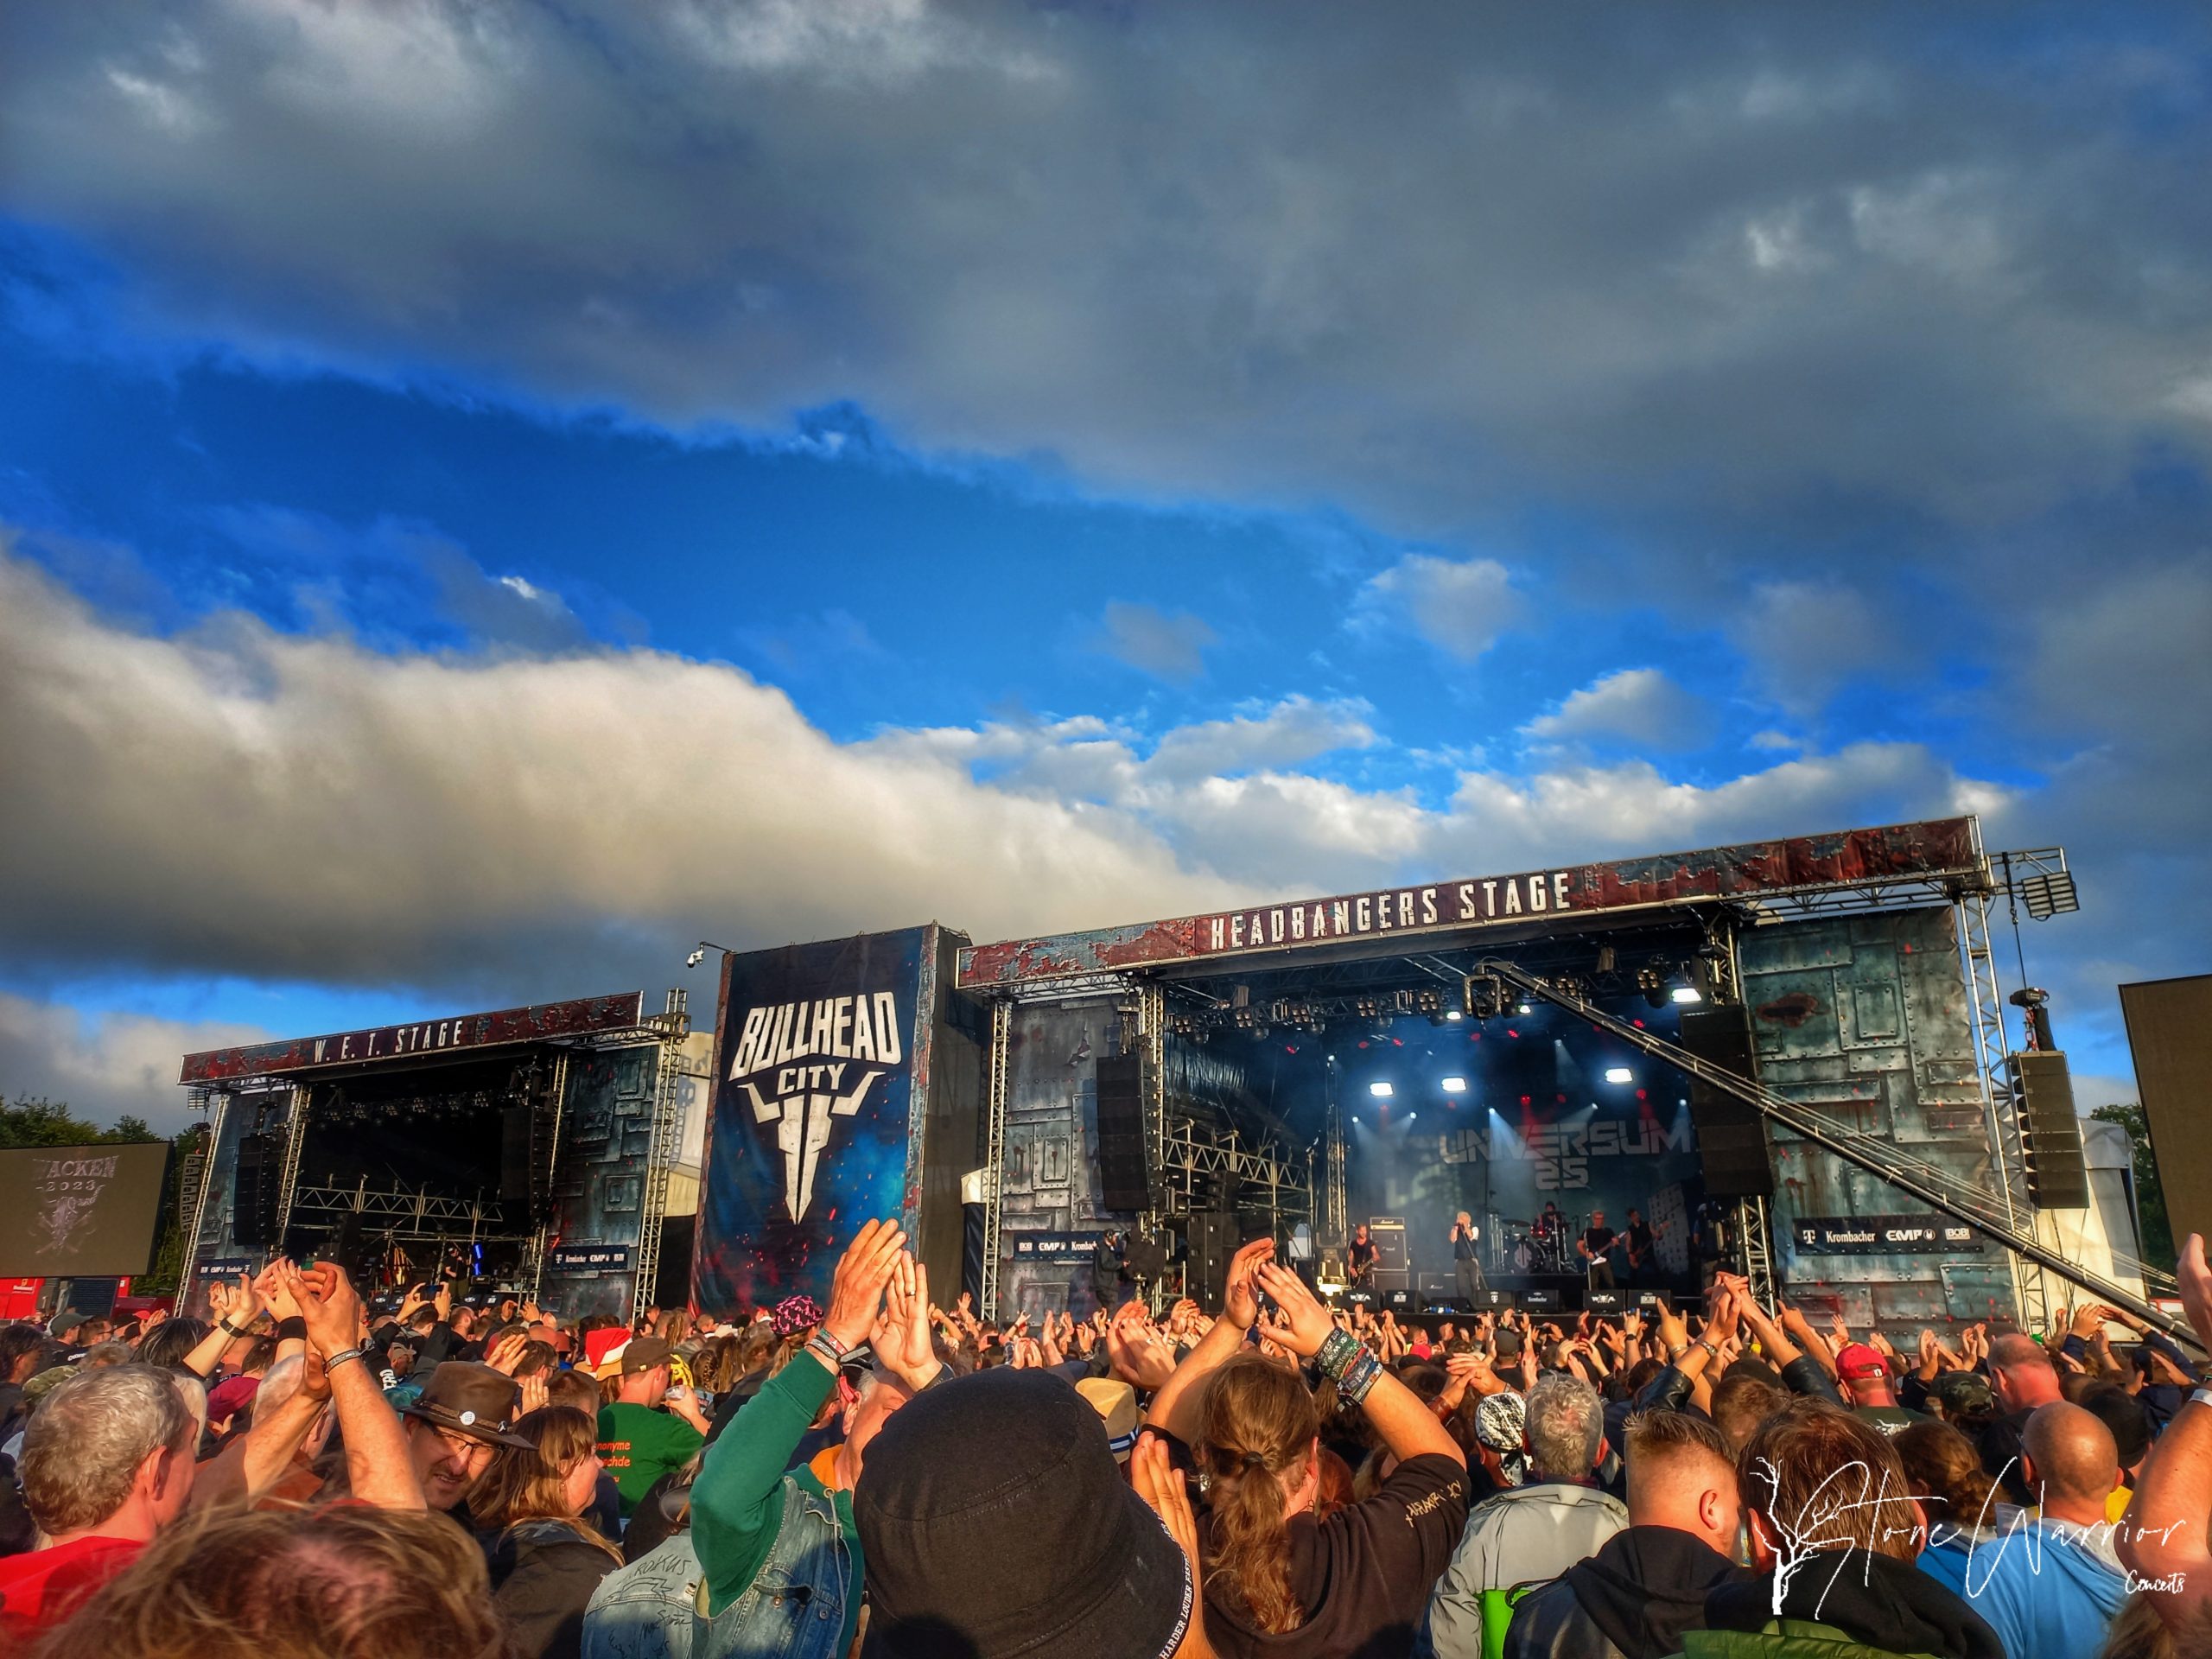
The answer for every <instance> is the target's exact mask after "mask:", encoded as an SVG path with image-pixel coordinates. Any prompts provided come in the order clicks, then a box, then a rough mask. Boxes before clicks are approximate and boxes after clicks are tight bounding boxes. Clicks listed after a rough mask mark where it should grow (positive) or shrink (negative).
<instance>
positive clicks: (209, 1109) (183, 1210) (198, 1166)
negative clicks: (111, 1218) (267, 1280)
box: [176, 1084, 231, 1306]
mask: <svg viewBox="0 0 2212 1659" xmlns="http://www.w3.org/2000/svg"><path fill="white" fill-rule="evenodd" d="M192 1106H193V1109H194V1111H197V1112H200V1113H201V1114H203V1115H205V1116H206V1117H207V1134H205V1135H202V1136H201V1137H200V1145H199V1147H197V1148H196V1149H194V1151H193V1152H192V1153H190V1154H188V1156H187V1157H186V1159H185V1162H184V1182H183V1190H182V1191H181V1192H180V1193H179V1194H178V1198H179V1204H178V1212H179V1213H180V1214H181V1215H187V1216H189V1217H192V1221H191V1224H190V1226H189V1227H188V1229H187V1230H186V1232H185V1235H184V1261H183V1262H182V1263H181V1265H180V1266H179V1268H177V1278H176V1283H177V1294H178V1295H179V1297H180V1298H181V1297H183V1296H186V1295H188V1294H190V1292H191V1289H192V1275H193V1274H194V1272H195V1271H197V1270H198V1268H199V1266H200V1229H201V1228H202V1227H203V1226H205V1225H206V1224H207V1189H208V1187H209V1186H210V1185H212V1183H211V1182H210V1181H209V1180H208V1179H207V1172H208V1171H209V1170H210V1169H212V1168H213V1167H214V1163H215V1148H216V1147H217V1145H218V1144H219V1142H220V1141H221V1140H222V1135H223V1122H224V1120H225V1119H226V1118H227V1117H228V1116H230V1110H231V1097H230V1096H229V1095H227V1094H226V1093H224V1092H223V1091H222V1090H219V1089H212V1088H209V1087H208V1086H207V1085H206V1084H200V1085H199V1086H197V1087H195V1088H194V1090H193V1091H192ZM179 1305H180V1306H181V1302H180V1304H179Z"/></svg>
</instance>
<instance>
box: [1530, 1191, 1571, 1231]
mask: <svg viewBox="0 0 2212 1659" xmlns="http://www.w3.org/2000/svg"><path fill="white" fill-rule="evenodd" d="M1566 1232H1567V1217H1565V1216H1562V1215H1561V1214H1560V1212H1559V1204H1558V1202H1557V1201H1556V1200H1554V1201H1553V1202H1551V1203H1549V1204H1547V1205H1545V1206H1544V1213H1543V1214H1541V1216H1538V1217H1536V1236H1537V1237H1538V1238H1559V1237H1561V1236H1564V1235H1565V1234H1566Z"/></svg>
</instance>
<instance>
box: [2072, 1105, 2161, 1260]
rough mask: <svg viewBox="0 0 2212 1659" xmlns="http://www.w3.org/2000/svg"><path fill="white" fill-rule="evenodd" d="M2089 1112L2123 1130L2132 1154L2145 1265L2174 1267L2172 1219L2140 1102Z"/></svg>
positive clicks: (2146, 1119) (2137, 1213) (2149, 1122)
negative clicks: (2168, 1214)
mask: <svg viewBox="0 0 2212 1659" xmlns="http://www.w3.org/2000/svg"><path fill="white" fill-rule="evenodd" d="M2089 1116H2091V1117H2093V1118H2094V1119H2096V1120H2097V1122H2100V1123H2117V1124H2119V1125H2120V1128H2123V1129H2126V1131H2127V1139H2128V1141H2129V1144H2130V1145H2131V1146H2132V1147H2133V1149H2134V1154H2135V1213H2136V1217H2137V1219H2138V1220H2139V1223H2140V1224H2141V1226H2142V1229H2143V1260H2144V1262H2145V1265H2147V1266H2150V1267H2153V1268H2160V1269H2162V1270H2163V1271H2164V1272H2167V1273H2171V1272H2172V1271H2173V1270H2174V1262H2175V1260H2176V1255H2175V1251H2174V1229H2173V1223H2172V1222H2171V1220H2169V1219H2168V1218H2167V1216H2166V1194H2165V1190H2164V1188H2163V1187H2161V1186H2160V1185H2158V1160H2157V1159H2156V1158H2154V1157H2152V1155H2151V1121H2150V1119H2149V1117H2148V1116H2145V1113H2144V1110H2143V1109H2142V1107H2141V1106H2139V1105H2136V1104H2133V1103H2130V1104H2128V1105H2125V1106H2120V1105H2113V1106H2100V1107H2098V1108H2097V1109H2096V1110H2095V1111H2094V1112H2091V1113H2090V1114H2089Z"/></svg>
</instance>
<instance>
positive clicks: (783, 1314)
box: [776, 1296, 822, 1337]
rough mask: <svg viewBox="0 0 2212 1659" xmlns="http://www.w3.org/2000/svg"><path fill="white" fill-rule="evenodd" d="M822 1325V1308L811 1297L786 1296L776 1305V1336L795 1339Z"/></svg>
mask: <svg viewBox="0 0 2212 1659" xmlns="http://www.w3.org/2000/svg"><path fill="white" fill-rule="evenodd" d="M821 1323H822V1308H821V1305H820V1304H819V1303H817V1301H816V1300H814V1298H813V1297H811V1296H786V1297H785V1298H784V1300H782V1301H780V1302H778V1303H777V1304H776V1334H777V1335H778V1336H779V1337H796V1336H798V1334H799V1333H800V1332H805V1331H811V1330H813V1329H814V1327H815V1326H816V1325H819V1324H821Z"/></svg>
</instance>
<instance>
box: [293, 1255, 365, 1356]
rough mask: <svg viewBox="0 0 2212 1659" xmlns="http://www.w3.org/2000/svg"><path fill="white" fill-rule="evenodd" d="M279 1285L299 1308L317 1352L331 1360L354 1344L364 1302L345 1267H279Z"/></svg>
mask: <svg viewBox="0 0 2212 1659" xmlns="http://www.w3.org/2000/svg"><path fill="white" fill-rule="evenodd" d="M277 1282H278V1283H279V1284H280V1285H282V1286H283V1287H284V1289H285V1291H286V1293H287V1294H289V1295H290V1297H291V1299H292V1300H294V1301H295V1302H296V1303H297V1304H298V1305H299V1309H300V1318H301V1319H302V1321H304V1322H305V1324H306V1325H307V1327H308V1342H309V1343H310V1344H313V1346H314V1348H315V1352H316V1353H318V1354H320V1355H321V1357H323V1358H324V1359H328V1358H329V1357H331V1356H332V1355H333V1354H335V1353H339V1352H341V1351H344V1350H345V1349H347V1348H350V1347H352V1346H353V1343H354V1341H355V1338H356V1337H357V1335H358V1333H359V1331H360V1328H361V1299H360V1297H359V1295H357V1294H355V1293H354V1290H353V1281H352V1280H350V1279H348V1278H346V1270H345V1269H344V1268H341V1267H340V1266H339V1265H338V1264H337V1263H336V1262H310V1263H309V1264H308V1266H307V1267H305V1268H295V1267H293V1266H292V1264H291V1263H290V1262H284V1263H283V1264H282V1266H281V1267H280V1268H279V1270H278V1276H277Z"/></svg>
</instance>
